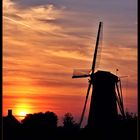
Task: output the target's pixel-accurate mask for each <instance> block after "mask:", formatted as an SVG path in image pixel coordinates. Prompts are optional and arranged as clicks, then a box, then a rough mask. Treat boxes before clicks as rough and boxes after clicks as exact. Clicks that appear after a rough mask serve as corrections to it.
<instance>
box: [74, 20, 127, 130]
mask: <svg viewBox="0 0 140 140" xmlns="http://www.w3.org/2000/svg"><path fill="white" fill-rule="evenodd" d="M102 29H103V23H102V22H99V28H98V34H97V39H96V45H95V50H94V54H93V61H92V66H91V69H89V70H79V71H78V70H76V71H74V73H73V76H72V78H85V77H89V84H88V89H87V93H86V99H85V103H84V108H83V111H82V115H81V118H80V122H79V126H80V127H81V124H82V121H83V118H84V114H85V110H86V105H87V101H88V96H89V93H90V88H91V86H92V95H91V102H90V109H89V116H88V126H93V125H96V124H97V125H100V124H103V123H104V122H107V123H108V122H111V121H114V120H115V119H116V118H117V115H118V109H117V106H118V108H119V110H120V113H121V114H122V116H123V117H125V113H124V108H123V97H122V90H121V81H120V78H119V77H117V76H116V75H114V74H112V73H110V72H107V71H97V72H95V68H96V65H97V64H96V63H97V62H96V61H97V60H96V59H97V55H99V54H98V53H99V43H100V38H101V32H102Z"/></svg>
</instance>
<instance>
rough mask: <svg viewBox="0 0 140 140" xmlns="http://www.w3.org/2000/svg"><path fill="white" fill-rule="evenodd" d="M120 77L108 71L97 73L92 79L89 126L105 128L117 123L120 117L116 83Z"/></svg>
mask: <svg viewBox="0 0 140 140" xmlns="http://www.w3.org/2000/svg"><path fill="white" fill-rule="evenodd" d="M116 82H118V77H117V76H115V75H113V74H111V73H110V72H106V71H97V72H96V73H95V74H94V75H93V77H92V85H93V91H92V92H93V93H92V97H91V103H90V110H89V118H88V126H90V127H92V126H98V127H105V126H109V124H112V123H113V122H115V121H116V118H117V116H118V112H117V102H116V93H115V83H116Z"/></svg>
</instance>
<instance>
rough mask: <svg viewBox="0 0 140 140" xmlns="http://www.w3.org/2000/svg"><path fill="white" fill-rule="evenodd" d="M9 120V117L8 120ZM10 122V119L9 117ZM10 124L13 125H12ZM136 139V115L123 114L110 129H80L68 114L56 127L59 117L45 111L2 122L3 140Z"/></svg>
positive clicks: (106, 127) (86, 127)
mask: <svg viewBox="0 0 140 140" xmlns="http://www.w3.org/2000/svg"><path fill="white" fill-rule="evenodd" d="M7 119H8V118H7ZM9 119H10V118H9ZM12 123H13V124H12ZM59 139H60V140H80V139H81V140H83V139H84V140H137V116H136V115H134V114H133V113H128V112H127V113H126V118H125V119H123V118H122V116H120V115H119V116H118V120H117V122H116V124H115V125H113V126H112V127H111V128H109V127H108V126H105V127H103V128H98V127H93V128H89V127H88V126H85V127H84V128H79V125H78V123H76V122H75V120H74V117H73V115H72V114H71V113H66V114H65V115H64V117H63V125H62V126H58V117H57V115H56V114H55V113H54V112H50V111H47V112H45V113H42V112H39V113H34V114H28V115H26V117H25V118H24V119H23V120H22V121H21V123H19V124H15V125H14V121H13V122H12V121H11V122H10V121H8V120H7V121H6V120H5V121H3V140H59Z"/></svg>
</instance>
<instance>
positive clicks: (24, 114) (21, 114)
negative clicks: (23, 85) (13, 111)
mask: <svg viewBox="0 0 140 140" xmlns="http://www.w3.org/2000/svg"><path fill="white" fill-rule="evenodd" d="M26 114H27V113H26V111H21V112H19V115H20V116H26Z"/></svg>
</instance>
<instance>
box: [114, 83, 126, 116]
mask: <svg viewBox="0 0 140 140" xmlns="http://www.w3.org/2000/svg"><path fill="white" fill-rule="evenodd" d="M115 85H116V89H117V93H118V103H119V108H120V111H121V113H122V116H123V118H125V112H124V107H123V101H122V98H121V95H120V92H119V87H118V84H117V83H116V84H115Z"/></svg>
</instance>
